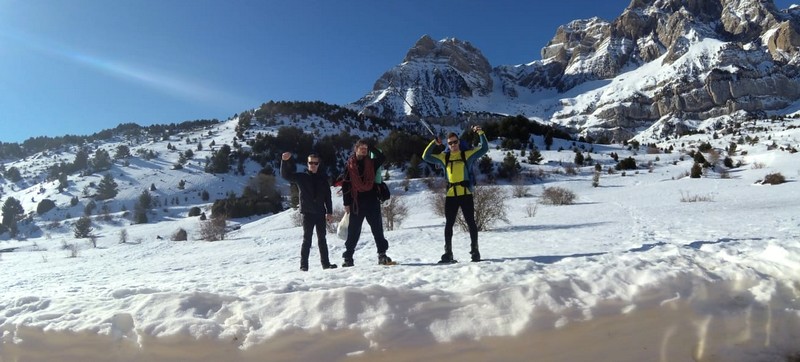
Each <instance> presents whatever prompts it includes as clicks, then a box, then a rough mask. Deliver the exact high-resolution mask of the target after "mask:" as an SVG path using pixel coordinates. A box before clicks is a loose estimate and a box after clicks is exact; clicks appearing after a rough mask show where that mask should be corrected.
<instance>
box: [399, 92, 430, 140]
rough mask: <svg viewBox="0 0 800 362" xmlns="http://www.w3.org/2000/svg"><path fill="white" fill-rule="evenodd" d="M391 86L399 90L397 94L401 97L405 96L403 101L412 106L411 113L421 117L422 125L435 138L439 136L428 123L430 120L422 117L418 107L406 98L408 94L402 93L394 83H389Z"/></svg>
mask: <svg viewBox="0 0 800 362" xmlns="http://www.w3.org/2000/svg"><path fill="white" fill-rule="evenodd" d="M389 86H390V87H392V89H394V90H395V91H396V92H397V95H399V96H400V97H402V98H403V102H405V103H406V104H407V105H408V107H409V108H411V114H413V115H416V116H417V118H419V122H420V123H422V126H424V127H425V129H427V130H428V132H430V134H431V136H433V137H434V138H438V137H437V136H436V133H434V132H433V128H431V125H430V124H428V122H426V121H425V120H424V119H423V118H422V115H421V114H420V113H419V112H418V111H417V109H416V108H414V106H413V105H411V103H409V102H408V100H407V99H406V96H405V95H403V94H400V90H399V89H398V88H395V87H394V86H393V85H392V84H389Z"/></svg>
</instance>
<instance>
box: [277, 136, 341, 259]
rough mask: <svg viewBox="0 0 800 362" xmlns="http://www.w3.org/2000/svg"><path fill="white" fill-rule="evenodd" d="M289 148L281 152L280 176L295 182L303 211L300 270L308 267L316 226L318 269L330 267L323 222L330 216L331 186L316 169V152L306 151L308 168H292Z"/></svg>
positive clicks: (331, 205) (331, 211)
mask: <svg viewBox="0 0 800 362" xmlns="http://www.w3.org/2000/svg"><path fill="white" fill-rule="evenodd" d="M291 158H292V153H291V152H284V153H283V154H282V155H281V176H282V177H283V178H285V179H286V180H288V181H289V182H292V183H294V184H295V185H297V189H298V190H299V194H300V195H299V196H300V214H301V215H303V244H302V246H301V247H300V270H302V271H308V255H309V254H310V253H311V237H312V235H313V233H314V228H316V229H317V243H318V244H319V245H318V246H319V258H320V261H321V262H322V269H334V268H336V264H331V263H330V259H329V258H328V242H327V240H326V239H325V232H326V230H325V224H326V222H330V221H331V220H333V202H332V201H331V186H330V184H329V183H328V178H327V176H326V175H325V174H323V173H320V172H318V171H319V161H320V159H319V156H318V155H316V154H313V153H312V154H310V155H308V170H307V171H306V172H296V171H297V169H296V167H295V164H294V162H292V161H290V159H291Z"/></svg>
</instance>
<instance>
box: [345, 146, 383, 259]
mask: <svg viewBox="0 0 800 362" xmlns="http://www.w3.org/2000/svg"><path fill="white" fill-rule="evenodd" d="M384 161H386V156H384V155H383V152H381V151H380V150H378V149H377V148H375V147H372V146H370V145H369V143H368V142H367V141H366V140H359V141H358V142H356V145H355V147H354V149H353V154H352V155H350V158H349V159H348V160H347V165H346V169H345V171H344V177H343V180H342V198H343V204H344V210H345V212H348V213H349V214H350V225H349V226H348V228H347V240H346V241H345V243H344V245H345V252H344V254H342V257H343V258H344V264H342V266H344V267H351V266H353V265H354V264H353V253H354V252H355V250H356V245H357V244H358V239H359V238H360V237H361V225H362V224H363V223H364V219H367V223H369V227H370V229H372V236H373V237H374V238H375V246H376V247H377V248H378V264H381V265H392V264H395V263H394V262H393V261H392V259H391V258H389V257H388V256H386V250H387V249H389V241H387V240H386V238H385V237H384V236H383V219H382V217H381V205H380V201H379V200H378V185H377V184H376V183H375V176H376V172H377V170H378V168H379V167H381V166H382V165H383V162H384Z"/></svg>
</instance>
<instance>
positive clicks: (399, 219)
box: [381, 197, 408, 230]
mask: <svg viewBox="0 0 800 362" xmlns="http://www.w3.org/2000/svg"><path fill="white" fill-rule="evenodd" d="M381 214H382V215H383V223H384V226H386V229H388V230H394V229H395V227H400V224H402V223H403V220H405V219H406V217H407V216H408V206H407V205H406V203H405V202H404V201H403V200H402V199H400V198H399V197H391V198H389V200H387V201H386V202H384V203H383V204H382V205H381Z"/></svg>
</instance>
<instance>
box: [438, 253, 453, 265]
mask: <svg viewBox="0 0 800 362" xmlns="http://www.w3.org/2000/svg"><path fill="white" fill-rule="evenodd" d="M455 262H456V261H455V260H453V253H444V254H442V260H439V264H452V263H455Z"/></svg>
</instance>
